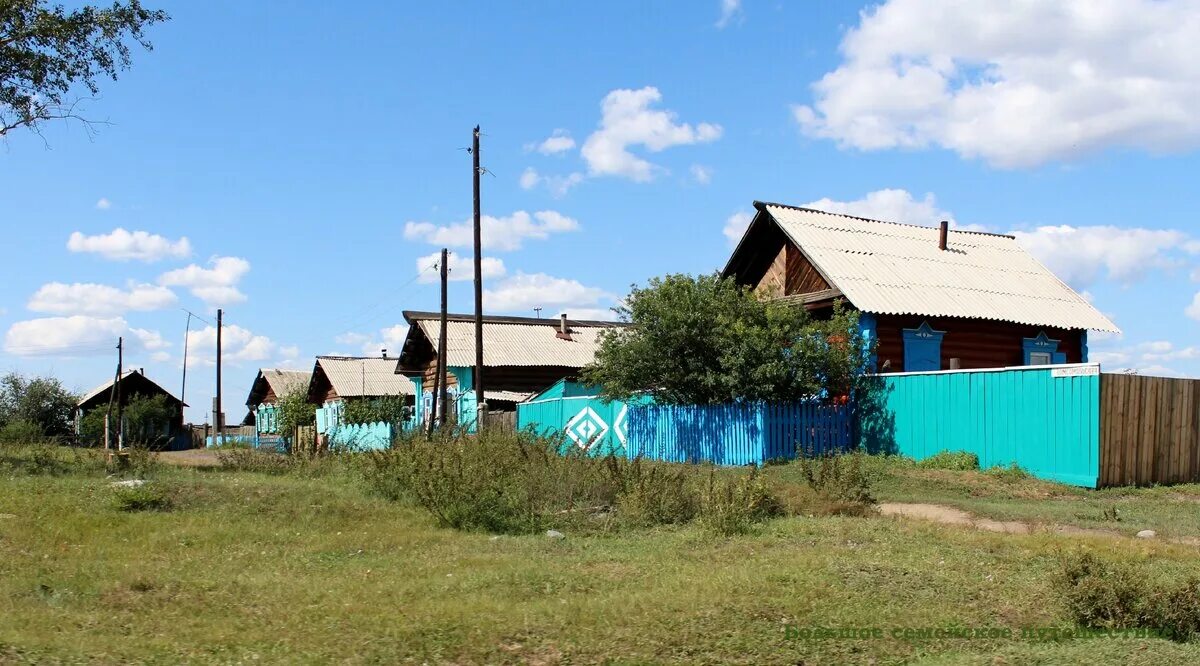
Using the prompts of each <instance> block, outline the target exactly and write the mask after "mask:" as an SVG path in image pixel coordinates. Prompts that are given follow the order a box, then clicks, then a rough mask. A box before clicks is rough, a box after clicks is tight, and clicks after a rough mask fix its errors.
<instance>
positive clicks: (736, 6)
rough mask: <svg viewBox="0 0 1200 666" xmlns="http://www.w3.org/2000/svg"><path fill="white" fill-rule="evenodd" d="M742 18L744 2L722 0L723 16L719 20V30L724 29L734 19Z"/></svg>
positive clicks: (740, 0) (739, 0)
mask: <svg viewBox="0 0 1200 666" xmlns="http://www.w3.org/2000/svg"><path fill="white" fill-rule="evenodd" d="M741 18H742V0H721V16H720V18H718V19H717V28H718V29H722V30H723V29H724V28H725V27H726V26H728V25H729V24H730V22H732V21H733V20H734V19H737V20H739V21H740V20H741Z"/></svg>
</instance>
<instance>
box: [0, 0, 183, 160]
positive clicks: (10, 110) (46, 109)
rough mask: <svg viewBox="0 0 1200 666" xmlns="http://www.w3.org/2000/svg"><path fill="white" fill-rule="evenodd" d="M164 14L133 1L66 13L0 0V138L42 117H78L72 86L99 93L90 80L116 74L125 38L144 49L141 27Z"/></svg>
mask: <svg viewBox="0 0 1200 666" xmlns="http://www.w3.org/2000/svg"><path fill="white" fill-rule="evenodd" d="M167 20H170V17H169V16H168V15H167V13H166V12H163V11H157V10H150V9H146V8H144V7H142V5H141V3H140V2H139V1H138V0H129V1H128V2H119V1H118V2H114V3H113V4H112V6H111V7H107V8H101V7H93V6H90V5H85V6H83V7H80V8H78V9H73V10H71V11H69V12H68V11H67V10H66V9H64V8H63V7H62V6H61V5H50V4H49V3H47V2H46V0H0V137H3V136H5V135H7V134H8V132H9V130H13V129H16V128H18V127H26V128H29V129H31V130H33V131H34V132H37V131H38V126H39V124H40V123H41V122H42V121H46V120H54V119H66V118H75V119H78V120H81V121H83V122H84V124H85V126H90V121H88V120H87V119H85V118H84V117H82V116H81V115H80V111H79V109H78V101H79V99H78V98H77V97H71V96H72V95H73V91H75V90H77V89H78V88H80V87H83V88H86V89H87V91H88V92H89V93H90V94H91V95H93V96H94V95H96V94H97V93H99V92H100V86H99V83H98V79H101V78H104V77H107V78H110V79H112V80H114V81H115V80H116V79H117V73H118V72H120V71H122V70H125V69H128V68H129V65H130V62H131V59H130V52H129V44H128V43H127V42H128V41H133V42H136V43H137V44H140V45H141V46H142V47H143V48H145V49H146V50H150V49H151V48H152V45H151V44H150V41H149V40H148V39H146V37H145V34H144V32H143V30H144V29H145V28H146V27H148V26H151V25H153V24H155V23H159V22H162V21H167Z"/></svg>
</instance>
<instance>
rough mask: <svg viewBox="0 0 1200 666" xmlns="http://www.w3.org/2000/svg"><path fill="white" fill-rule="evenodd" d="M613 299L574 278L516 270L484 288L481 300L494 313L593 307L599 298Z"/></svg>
mask: <svg viewBox="0 0 1200 666" xmlns="http://www.w3.org/2000/svg"><path fill="white" fill-rule="evenodd" d="M607 298H612V296H611V295H610V294H608V293H607V292H605V291H604V290H603V289H597V288H595V287H586V286H584V285H583V284H581V283H579V282H578V281H576V280H570V279H567V278H558V277H552V276H550V275H546V274H545V273H517V274H516V275H514V276H512V277H510V278H507V279H505V280H503V281H501V282H500V283H499V284H497V285H496V286H495V287H494V288H492V289H485V290H484V292H483V302H484V305H485V307H486V308H487V309H488V310H492V311H495V312H522V313H525V312H531V311H532V310H533V308H535V307H540V308H544V309H545V310H556V309H559V310H566V311H567V312H568V314H569V313H570V312H571V311H572V310H578V309H580V308H595V306H596V305H598V304H599V302H600V301H601V300H602V299H607Z"/></svg>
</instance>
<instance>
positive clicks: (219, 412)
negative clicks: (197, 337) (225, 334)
mask: <svg viewBox="0 0 1200 666" xmlns="http://www.w3.org/2000/svg"><path fill="white" fill-rule="evenodd" d="M223 314H224V313H223V312H222V311H221V310H220V309H217V400H216V403H217V404H216V405H215V411H216V414H214V415H213V423H214V424H216V431H215V432H214V434H215V435H216V436H215V437H214V438H213V441H215V442H217V445H218V446H220V445H221V444H224V443H225V442H224V440H223V439H222V438H221V433H222V432H224V429H223V427H222V426H224V425H225V424H224V423H222V421H223V420H224V419H222V418H221V415H222V413H223V412H222V410H221V317H222V315H223Z"/></svg>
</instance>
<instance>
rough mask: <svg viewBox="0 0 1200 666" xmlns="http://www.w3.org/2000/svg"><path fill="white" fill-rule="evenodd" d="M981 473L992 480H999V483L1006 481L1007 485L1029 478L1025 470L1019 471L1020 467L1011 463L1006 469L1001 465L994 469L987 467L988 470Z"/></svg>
mask: <svg viewBox="0 0 1200 666" xmlns="http://www.w3.org/2000/svg"><path fill="white" fill-rule="evenodd" d="M983 473H984V474H987V475H988V476H990V477H992V478H994V479H999V480H1001V481H1007V482H1009V483H1015V482H1017V481H1024V480H1025V479H1028V478H1029V476H1030V475H1029V472H1026V471H1025V470H1023V469H1021V466H1020V465H1018V464H1017V463H1012V464H1011V465H1009V466H1008V467H1005V466H1003V465H996V466H995V467H989V468H987V469H985V470H984V471H983Z"/></svg>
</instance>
